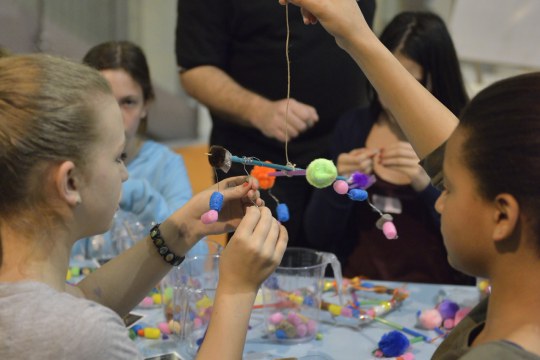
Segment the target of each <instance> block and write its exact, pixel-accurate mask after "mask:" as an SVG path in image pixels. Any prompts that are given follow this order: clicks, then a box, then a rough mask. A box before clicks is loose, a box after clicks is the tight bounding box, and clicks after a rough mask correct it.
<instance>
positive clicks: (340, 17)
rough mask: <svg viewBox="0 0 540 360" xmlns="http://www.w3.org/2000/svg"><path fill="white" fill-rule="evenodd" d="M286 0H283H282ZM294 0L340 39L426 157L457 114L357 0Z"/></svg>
mask: <svg viewBox="0 0 540 360" xmlns="http://www.w3.org/2000/svg"><path fill="white" fill-rule="evenodd" d="M285 1H286V0H280V3H281V4H284V3H285ZM289 2H290V3H292V4H295V5H298V6H300V7H302V12H303V15H304V22H305V23H306V24H309V23H311V24H315V23H316V22H317V21H318V22H320V23H321V25H322V26H324V28H325V29H326V30H327V31H328V32H329V33H331V34H332V35H333V36H334V37H335V38H336V42H337V44H338V45H339V46H340V47H341V48H343V49H344V50H345V51H347V52H348V53H349V54H350V55H351V57H352V58H353V59H354V60H355V61H356V63H357V64H358V65H359V66H360V68H361V69H362V71H363V72H364V74H365V75H366V76H367V78H368V79H369V81H370V82H371V83H372V84H373V86H374V87H375V89H376V90H377V93H378V95H379V97H380V98H381V100H383V101H384V102H385V104H387V106H388V108H389V110H390V111H391V112H392V114H393V115H394V117H395V118H396V119H397V121H398V122H399V124H400V126H401V128H402V129H403V131H404V133H405V135H406V136H407V138H408V140H409V141H410V143H411V144H412V146H413V148H414V150H415V152H416V153H417V154H418V156H419V157H420V158H421V159H422V158H424V157H425V156H426V155H427V154H429V153H430V152H432V151H433V150H435V149H436V148H437V147H439V146H440V145H441V144H442V143H443V142H445V141H446V139H447V138H448V137H449V136H450V134H451V133H452V132H453V131H454V129H455V128H456V126H457V124H458V119H457V118H456V117H455V116H454V114H452V112H451V111H450V110H448V109H447V108H446V107H445V106H444V105H442V104H441V103H440V102H439V101H438V100H437V99H436V98H435V97H434V96H433V95H431V94H430V93H429V91H427V90H426V89H425V88H424V87H423V86H422V85H421V84H420V83H419V82H418V81H417V80H415V79H414V78H413V77H412V76H411V75H410V74H409V72H408V71H407V70H406V69H405V68H403V67H402V66H401V64H400V63H399V62H398V60H397V59H396V58H395V57H394V56H393V55H392V53H390V51H388V50H387V49H386V48H385V47H384V45H382V44H381V43H380V41H379V40H378V39H377V37H376V36H375V34H373V32H372V31H371V29H370V28H369V26H368V25H367V23H366V21H365V20H364V17H363V16H362V13H361V11H360V9H359V8H358V6H356V1H355V0H289ZM314 76H316V74H314Z"/></svg>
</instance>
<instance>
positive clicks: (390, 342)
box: [378, 330, 411, 357]
mask: <svg viewBox="0 0 540 360" xmlns="http://www.w3.org/2000/svg"><path fill="white" fill-rule="evenodd" d="M378 345H379V349H380V350H381V351H382V353H383V355H384V356H386V357H396V356H400V355H403V354H404V353H405V351H407V349H408V348H409V346H410V345H411V343H410V342H409V339H407V337H406V336H405V335H403V334H402V333H401V332H399V331H397V330H394V331H390V332H389V333H386V334H384V335H383V336H382V338H381V340H380V341H379V344H378Z"/></svg>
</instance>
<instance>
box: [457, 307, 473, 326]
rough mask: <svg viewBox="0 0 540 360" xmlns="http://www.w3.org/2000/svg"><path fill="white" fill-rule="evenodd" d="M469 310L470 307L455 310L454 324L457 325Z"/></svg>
mask: <svg viewBox="0 0 540 360" xmlns="http://www.w3.org/2000/svg"><path fill="white" fill-rule="evenodd" d="M470 312H471V308H470V307H465V308H462V309H459V310H458V311H456V315H455V316H454V326H457V324H459V322H460V321H461V320H463V318H464V317H465V316H467V315H468V314H469V313H470Z"/></svg>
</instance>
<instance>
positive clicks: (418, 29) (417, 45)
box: [374, 11, 468, 116]
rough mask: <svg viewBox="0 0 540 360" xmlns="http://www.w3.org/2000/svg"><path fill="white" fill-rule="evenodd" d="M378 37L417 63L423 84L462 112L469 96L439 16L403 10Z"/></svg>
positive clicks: (455, 110)
mask: <svg viewBox="0 0 540 360" xmlns="http://www.w3.org/2000/svg"><path fill="white" fill-rule="evenodd" d="M379 39H380V40H381V42H382V43H383V44H384V46H386V48H387V49H388V50H390V51H391V52H396V51H398V52H400V53H401V54H403V55H404V56H406V57H408V58H409V59H411V60H413V61H414V62H416V63H418V64H419V65H420V66H421V67H422V69H423V78H422V85H424V86H426V85H427V84H428V83H429V84H430V86H431V88H430V90H431V93H432V94H433V95H434V96H435V97H436V98H437V99H438V100H439V101H440V102H442V103H443V104H444V105H445V106H446V107H447V108H448V109H450V111H452V112H453V113H454V114H455V115H456V116H458V115H459V113H460V112H461V110H462V109H463V107H464V106H465V104H466V103H467V101H468V96H467V92H466V90H465V86H464V83H463V77H462V75H461V69H460V67H459V61H458V58H457V54H456V49H455V48H454V44H453V42H452V38H451V37H450V33H449V32H448V29H447V27H446V25H445V23H444V21H443V20H442V19H441V18H440V17H439V16H437V15H435V14H433V13H429V12H411V11H407V12H402V13H400V14H398V15H396V16H395V17H394V18H393V19H392V21H390V23H389V24H388V25H387V26H386V27H385V28H384V30H383V32H382V34H381V36H380V37H379ZM374 100H376V97H375V99H374ZM376 103H378V100H377V101H376ZM379 106H380V105H379Z"/></svg>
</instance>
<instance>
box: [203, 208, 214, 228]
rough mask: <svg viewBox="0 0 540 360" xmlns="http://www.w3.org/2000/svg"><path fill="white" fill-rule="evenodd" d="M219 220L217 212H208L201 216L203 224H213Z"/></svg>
mask: <svg viewBox="0 0 540 360" xmlns="http://www.w3.org/2000/svg"><path fill="white" fill-rule="evenodd" d="M217 220H218V212H217V211H216V210H208V211H207V212H205V213H204V214H202V216H201V221H202V223H203V224H206V225H208V224H213V223H215V222H216V221H217Z"/></svg>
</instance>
